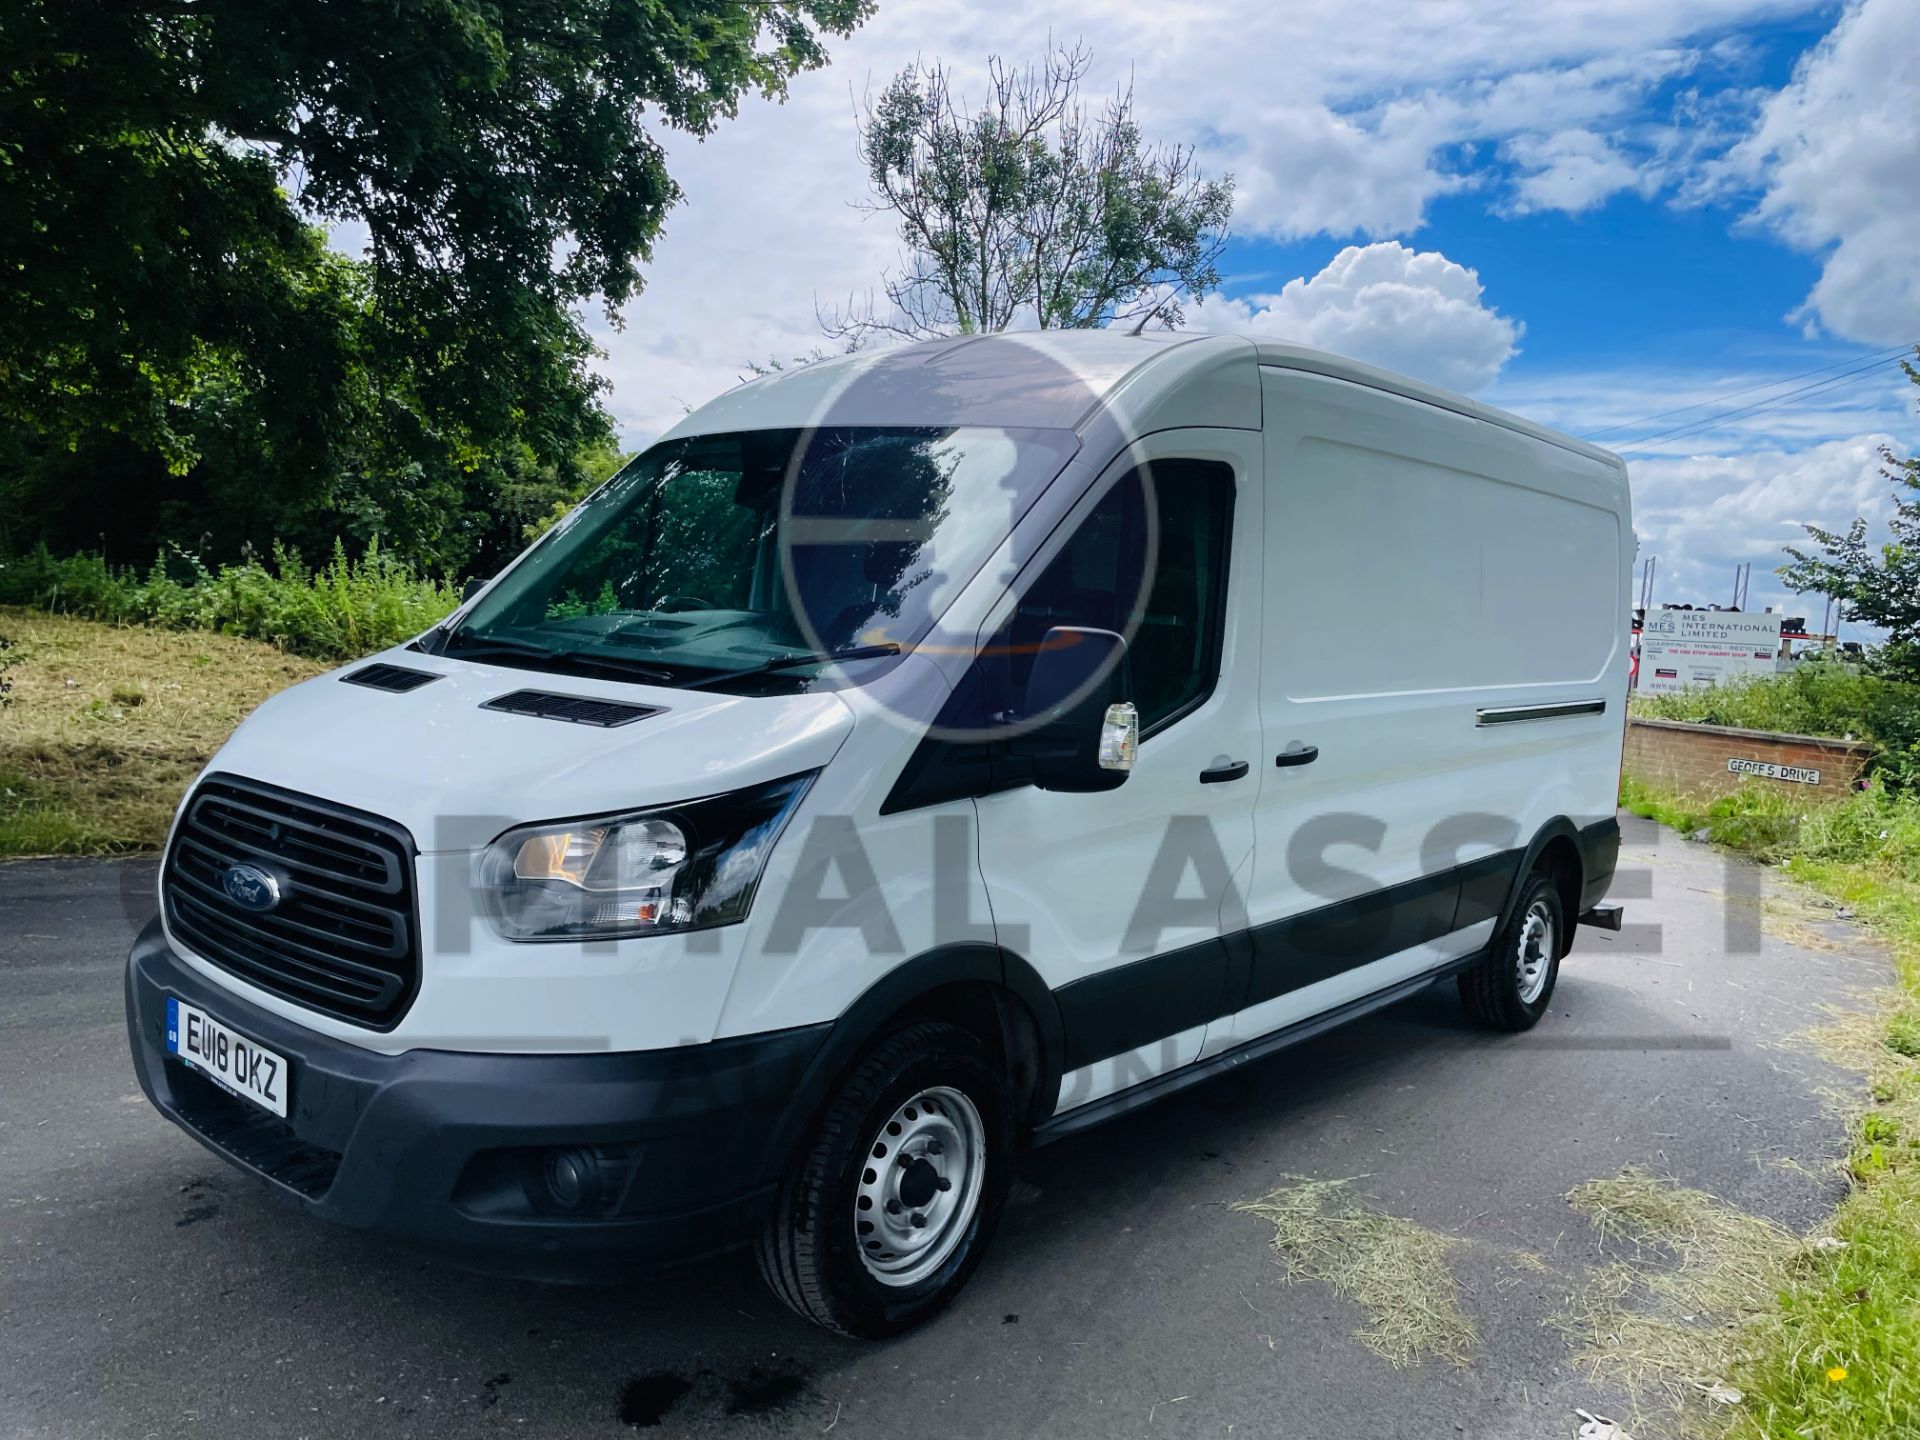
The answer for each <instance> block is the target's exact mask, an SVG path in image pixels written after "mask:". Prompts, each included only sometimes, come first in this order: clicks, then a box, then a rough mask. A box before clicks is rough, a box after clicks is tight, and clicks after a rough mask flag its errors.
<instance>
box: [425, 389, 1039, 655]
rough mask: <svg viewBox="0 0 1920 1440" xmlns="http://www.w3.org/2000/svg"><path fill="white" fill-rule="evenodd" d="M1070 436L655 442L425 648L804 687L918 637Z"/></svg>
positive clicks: (950, 433) (735, 437) (998, 432)
mask: <svg viewBox="0 0 1920 1440" xmlns="http://www.w3.org/2000/svg"><path fill="white" fill-rule="evenodd" d="M1076 448H1077V441H1076V440H1075V439H1074V437H1073V436H1072V435H1071V434H1070V433H1068V432H1065V431H1057V430H1030V429H1029V430H1013V429H996V428H989V427H977V426H966V427H951V426H948V427H931V428H929V427H920V428H879V427H858V428H841V429H815V430H752V431H742V432H738V433H732V434H722V435H703V436H696V437H690V438H687V439H682V440H671V441H666V442H663V443H661V444H659V445H656V446H654V447H653V448H652V449H650V450H648V451H647V452H646V453H645V454H643V455H641V456H640V457H638V458H637V459H636V460H634V461H633V463H632V464H630V465H628V466H627V467H626V468H625V469H624V470H622V471H621V472H620V473H619V474H618V475H616V476H615V477H614V478H613V479H612V480H611V481H609V482H608V483H607V484H606V485H605V486H603V487H602V488H601V489H600V490H599V491H597V492H596V493H595V494H594V495H593V496H592V497H590V498H589V499H588V500H587V501H586V502H585V503H584V504H583V505H581V506H580V508H579V509H577V510H576V511H574V512H573V513H572V514H571V515H569V516H568V517H567V518H566V519H565V520H563V521H562V522H561V523H560V524H559V525H557V526H556V527H555V528H554V529H553V530H552V531H551V532H549V533H548V534H547V535H546V536H545V537H543V538H542V539H541V541H540V542H539V543H538V544H537V545H536V547H535V548H534V549H533V550H532V552H531V553H529V554H528V555H527V556H526V557H525V559H524V560H523V561H522V562H521V563H520V564H519V565H517V566H516V567H515V568H514V569H513V570H512V571H511V572H510V573H509V574H508V575H507V576H505V577H504V578H503V579H502V580H501V582H500V583H499V584H498V585H497V586H495V587H494V589H493V590H492V591H491V592H489V593H488V594H487V595H486V596H484V597H483V598H482V599H481V600H480V601H479V602H478V603H477V604H476V605H475V606H474V608H473V610H472V611H471V612H470V613H469V614H468V615H467V616H466V617H465V619H464V620H463V621H462V622H461V623H460V624H459V625H457V626H456V627H455V628H454V629H453V630H451V631H450V632H448V633H447V634H446V635H445V636H444V637H442V639H441V640H440V642H439V648H441V649H443V650H444V651H445V653H447V654H450V655H466V656H468V657H469V658H473V659H480V660H490V659H491V660H501V661H504V662H505V663H510V664H521V665H526V666H531V667H533V668H553V669H582V668H597V669H604V670H609V671H616V670H617V671H624V672H626V673H629V674H631V675H632V676H633V678H636V679H639V680H643V681H647V682H650V683H659V684H695V683H698V684H706V685H717V686H720V687H722V688H726V687H729V686H732V685H733V684H734V683H735V682H736V680H737V681H738V682H739V683H741V684H743V685H746V686H748V687H749V688H785V689H791V688H794V687H796V686H804V685H806V684H808V683H810V682H811V681H813V680H816V679H821V678H825V677H827V675H828V672H829V671H831V672H832V675H833V676H834V677H836V683H837V678H838V677H841V676H842V675H844V674H853V675H856V676H861V675H863V674H864V673H865V672H862V671H860V670H858V669H853V670H843V667H841V666H837V665H833V664H832V663H831V662H833V661H835V660H839V659H846V660H849V661H854V660H858V661H863V662H880V661H883V660H884V659H885V658H887V657H889V656H892V655H896V654H899V653H903V652H904V651H905V650H907V649H910V648H911V647H912V646H913V645H914V644H915V643H917V642H919V641H920V640H922V639H923V638H924V637H925V636H926V635H927V633H928V632H929V630H930V629H931V628H932V627H933V625H934V624H935V622H936V621H937V620H938V619H939V617H940V616H941V614H942V613H943V612H944V611H945V609H946V607H947V606H948V604H950V603H951V601H952V600H953V598H954V597H955V596H956V595H957V594H958V593H959V592H960V590H961V589H962V588H963V587H964V586H965V585H966V584H967V583H968V582H969V581H970V580H972V578H973V577H974V575H975V574H976V573H977V572H978V571H979V569H980V567H981V565H982V564H983V563H984V562H985V561H986V559H987V557H988V556H989V555H990V554H991V553H992V552H993V550H994V549H995V547H997V546H998V545H999V544H1000V542H1001V541H1002V540H1004V539H1005V538H1006V536H1007V534H1008V533H1009V531H1010V530H1011V529H1012V527H1013V526H1014V525H1015V524H1016V523H1017V522H1018V521H1019V519H1020V517H1021V516H1022V515H1024V514H1025V513H1026V511H1027V509H1028V507H1029V506H1030V505H1031V504H1032V503H1033V501H1034V499H1035V498H1036V497H1037V496H1038V495H1039V493H1040V491H1041V490H1042V489H1043V488H1045V486H1046V484H1047V482H1048V481H1050V480H1051V479H1052V478H1053V477H1054V475H1056V474H1057V473H1058V472H1059V471H1060V469H1061V468H1062V467H1063V466H1064V465H1065V464H1066V462H1067V460H1068V459H1070V458H1071V457H1072V455H1073V453H1074V450H1075V449H1076Z"/></svg>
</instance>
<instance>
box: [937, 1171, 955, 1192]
mask: <svg viewBox="0 0 1920 1440" xmlns="http://www.w3.org/2000/svg"><path fill="white" fill-rule="evenodd" d="M936 1183H938V1185H939V1186H940V1193H941V1194H942V1195H944V1194H946V1193H947V1191H949V1190H951V1189H953V1181H951V1180H949V1179H947V1177H946V1176H944V1175H942V1176H941V1177H940V1179H939V1180H938V1182H936Z"/></svg>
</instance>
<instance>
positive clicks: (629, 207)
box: [0, 0, 871, 546]
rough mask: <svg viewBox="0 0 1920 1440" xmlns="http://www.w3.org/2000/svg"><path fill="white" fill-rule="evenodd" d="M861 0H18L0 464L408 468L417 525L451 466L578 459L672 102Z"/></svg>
mask: <svg viewBox="0 0 1920 1440" xmlns="http://www.w3.org/2000/svg"><path fill="white" fill-rule="evenodd" d="M870 4H871V0H535V3H519V4H516V3H510V0H95V3H91V4H76V3H73V0H0V53H4V54H5V56H6V61H5V64H4V66H0V283H3V284H4V286H5V291H6V294H7V297H8V302H7V304H6V305H5V306H0V426H6V427H8V429H9V432H10V433H9V435H8V437H7V439H6V440H5V442H4V443H3V446H0V448H4V451H5V454H4V455H0V463H10V464H11V465H12V467H13V473H12V474H11V475H10V476H9V477H6V478H0V486H11V487H15V488H17V487H19V486H22V485H27V486H29V488H33V484H34V483H37V482H33V481H32V477H31V476H27V475H25V473H24V472H25V471H26V470H29V469H31V470H34V471H36V473H38V474H39V476H40V480H41V481H44V480H45V479H46V476H47V474H48V473H49V472H50V471H58V470H59V469H61V467H62V463H63V462H62V461H61V459H60V457H61V456H62V455H63V454H64V455H67V456H70V457H76V458H75V459H74V461H73V467H79V468H89V469H91V470H92V471H93V472H94V473H95V475H96V476H98V475H99V474H100V473H101V467H102V466H105V468H106V470H107V471H109V472H111V474H112V475H115V476H118V477H121V483H118V484H117V485H115V486H113V487H112V488H113V498H114V500H115V502H116V505H115V506H114V507H113V508H114V509H115V510H117V509H119V508H121V507H123V506H124V507H131V508H132V509H135V510H141V509H153V508H156V507H157V506H165V505H167V504H170V503H174V502H178V503H179V504H182V505H185V506H187V507H190V508H194V507H197V506H198V505H199V504H200V503H202V502H203V501H204V499H205V498H206V494H205V491H206V488H207V487H206V486H200V487H196V486H194V485H192V484H179V483H174V482H176V481H178V480H179V479H180V477H183V476H186V475H188V473H189V472H191V471H195V470H196V469H200V468H205V467H207V466H211V467H212V468H213V469H215V470H222V471H224V472H225V473H227V474H228V475H229V477H230V479H231V480H232V481H233V483H236V484H244V483H245V481H244V478H243V477H246V476H247V475H249V473H250V475H251V480H252V488H253V489H254V490H256V491H260V490H265V491H267V492H275V491H276V490H279V491H286V490H299V489H302V488H306V489H309V490H319V491H325V490H326V489H327V487H328V485H330V484H331V483H332V482H333V481H335V480H338V481H339V482H340V483H341V485H342V486H343V487H344V488H343V490H342V492H341V494H340V495H339V496H338V497H337V499H338V501H339V503H340V504H341V505H342V506H343V507H344V509H345V510H346V511H347V512H348V514H349V515H352V514H354V513H358V511H357V508H356V507H362V506H364V505H365V504H368V503H372V504H375V505H377V506H382V507H384V506H386V505H387V504H388V502H389V500H390V499H391V498H392V497H391V496H389V495H388V494H387V487H389V486H392V485H402V486H405V485H407V484H409V483H411V482H413V481H418V482H419V485H420V487H421V488H419V489H418V490H417V491H415V492H413V493H411V494H410V495H409V496H408V497H407V498H406V500H405V502H404V504H403V507H402V508H406V507H411V509H412V511H413V512H414V520H413V522H412V523H413V524H414V525H415V528H416V529H418V530H419V532H420V535H421V537H422V544H425V545H428V546H431V545H432V544H434V543H437V541H436V540H435V537H434V535H433V533H432V532H433V530H434V524H433V523H432V514H433V513H434V512H436V511H437V509H438V507H439V506H441V505H442V504H443V503H445V502H446V501H448V500H450V499H453V498H456V496H457V494H458V493H459V492H463V491H471V490H472V489H473V485H472V484H471V483H470V481H469V479H467V478H463V477H470V476H472V475H474V474H478V473H482V472H485V471H487V469H488V468H489V467H493V468H495V469H503V470H504V471H505V472H511V475H512V476H520V475H521V474H522V472H524V471H526V470H527V469H528V467H531V470H532V471H533V472H538V471H541V470H543V469H548V468H553V467H559V468H560V469H562V470H567V471H569V472H571V471H572V468H573V463H574V462H573V457H574V455H575V454H576V452H578V451H579V450H580V449H581V448H582V447H583V446H587V445H592V444H595V443H598V442H601V441H603V440H604V438H605V437H606V434H607V422H606V418H605V415H604V413H603V412H602V411H601V409H600V406H599V404H598V401H597V399H596V393H597V389H598V385H597V382H596V381H595V380H594V379H593V378H592V376H591V375H590V372H589V370H588V367H587V361H588V359H589V358H590V356H591V353H592V347H591V344H590V342H589V340H588V338H587V336H586V333H585V331H584V330H583V328H582V325H581V322H580V320H579V319H578V317H577V316H576V315H575V313H574V307H575V306H577V305H579V304H582V303H584V302H586V301H587V300H589V299H592V298H596V297H597V298H598V299H599V300H600V301H601V302H602V303H604V304H605V305H606V306H607V308H608V310H609V313H610V315H611V314H612V313H613V312H614V311H616V310H617V308H618V307H619V306H620V305H621V304H623V303H624V302H625V301H627V300H628V299H630V298H631V297H632V296H633V295H634V294H635V293H636V292H637V291H638V289H639V288H640V285H641V267H642V265H643V264H644V262H645V261H646V259H647V258H648V254H649V250H650V246H651V244H652V242H653V239H654V237H655V236H656V235H657V233H658V232H659V229H660V226H661V223H662V220H663V218H664V216H665V215H666V213H667V211H668V210H669V208H670V207H671V206H672V205H673V204H674V203H675V201H676V200H677V199H678V196H679V191H678V189H677V188H676V186H675V185H674V182H673V180H672V178H671V176H670V175H669V174H668V171H667V166H666V157H665V154H664V151H663V150H662V148H661V144H660V141H659V139H658V138H657V136H658V133H659V130H660V129H661V128H662V127H673V128H677V129H679V130H681V131H684V132H687V133H690V134H693V135H704V134H707V133H708V132H709V131H711V130H712V129H713V127H714V126H715V125H716V124H717V123H719V122H720V121H721V120H722V119H723V118H725V117H727V116H729V115H731V114H732V113H734V111H735V108H736V107H737V105H738V102H739V98H740V96H741V95H742V94H743V93H744V92H746V91H749V90H754V91H759V92H761V93H765V94H769V95H778V94H780V93H782V91H783V89H784V87H785V85H786V83H787V81H788V79H789V78H790V77H791V76H792V75H793V74H794V73H796V72H797V71H800V70H803V69H807V68H810V67H813V66H817V65H819V64H821V63H823V61H824V60H825V52H824V50H823V48H822V36H823V35H824V34H827V33H836V34H845V33H847V32H848V31H850V30H851V29H852V27H853V26H854V25H856V24H857V23H859V21H860V20H861V19H862V18H864V16H865V15H866V14H867V13H868V10H869V8H870ZM313 222H325V223H328V224H333V225H345V226H348V227H350V228H351V229H352V231H353V232H354V233H357V234H360V235H363V236H364V237H365V241H366V259H365V262H364V263H357V262H353V261H349V260H346V259H344V258H342V257H340V256H337V255H334V254H332V253H331V252H329V251H328V250H327V248H326V244H325V236H324V232H323V231H321V230H319V229H317V228H316V227H315V224H314V223H313ZM82 452H87V457H88V458H85V459H83V458H80V457H82ZM106 452H112V453H111V454H110V455H109V454H107V453H106ZM242 457H244V461H243V458H242ZM262 462H264V466H263V468H262ZM73 467H69V468H73ZM576 478H577V477H576V476H575V475H573V474H572V473H569V474H568V475H566V476H565V477H564V481H563V483H562V485H561V488H562V489H563V490H564V489H566V488H568V487H569V486H570V485H571V484H572V483H573V482H574V480H575V479H576ZM102 483H104V481H103V482H102ZM500 483H501V484H507V483H510V479H501V481H500ZM512 483H517V481H513V482H512ZM147 486H157V488H158V489H159V490H160V491H161V492H162V493H161V495H160V497H159V498H158V499H155V498H153V497H149V496H146V495H143V494H139V493H136V492H138V491H139V490H140V489H142V488H143V487H147ZM42 488H43V487H42ZM483 488H484V487H483ZM282 498H284V495H276V494H274V493H269V494H267V495H266V496H264V497H261V498H260V501H259V503H260V505H261V506H262V507H264V508H267V509H272V508H274V507H275V506H276V505H277V504H278V503H279V501H280V499H282ZM332 498H334V497H329V503H331V499H332ZM542 508H544V507H542ZM460 523H461V524H463V525H466V524H476V523H477V524H483V523H484V517H482V519H481V520H479V521H476V520H474V519H473V517H472V516H470V515H469V516H467V517H464V518H463V519H462V521H461V522H460ZM455 528H456V529H458V528H459V526H456V527H455Z"/></svg>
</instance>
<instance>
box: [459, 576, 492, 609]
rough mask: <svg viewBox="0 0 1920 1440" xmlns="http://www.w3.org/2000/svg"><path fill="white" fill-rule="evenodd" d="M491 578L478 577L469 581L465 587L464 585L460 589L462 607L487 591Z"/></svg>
mask: <svg viewBox="0 0 1920 1440" xmlns="http://www.w3.org/2000/svg"><path fill="white" fill-rule="evenodd" d="M490 578H491V577H489V576H486V575H476V576H475V577H474V578H473V579H471V580H469V581H467V583H466V584H465V585H462V586H461V587H460V603H461V604H462V605H464V604H466V603H467V601H469V600H471V599H472V598H473V597H474V596H476V595H478V594H479V593H480V592H481V591H482V590H484V589H486V588H487V584H488V581H489V580H490Z"/></svg>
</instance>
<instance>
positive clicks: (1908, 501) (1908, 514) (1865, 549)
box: [1780, 350, 1920, 680]
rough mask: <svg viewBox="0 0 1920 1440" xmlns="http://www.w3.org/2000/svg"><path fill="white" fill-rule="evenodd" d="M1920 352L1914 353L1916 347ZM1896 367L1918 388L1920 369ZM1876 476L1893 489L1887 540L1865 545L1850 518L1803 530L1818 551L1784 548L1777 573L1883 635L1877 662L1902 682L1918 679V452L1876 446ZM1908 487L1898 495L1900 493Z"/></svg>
mask: <svg viewBox="0 0 1920 1440" xmlns="http://www.w3.org/2000/svg"><path fill="white" fill-rule="evenodd" d="M1915 353H1916V355H1920V350H1916V352H1915ZM1901 368H1902V369H1903V370H1905V371H1906V372H1907V378H1908V379H1909V380H1911V381H1912V382H1913V383H1914V384H1916V385H1920V369H1916V368H1915V367H1914V366H1913V365H1912V364H1911V363H1909V362H1902V364H1901ZM1881 455H1882V457H1883V458H1884V460H1885V461H1886V468H1885V469H1884V470H1883V471H1882V473H1883V474H1884V475H1885V476H1886V477H1887V479H1888V480H1889V481H1891V482H1892V483H1893V485H1894V487H1895V489H1894V496H1893V517H1892V519H1891V520H1890V521H1889V522H1888V528H1889V529H1890V530H1891V531H1892V539H1891V540H1890V541H1889V542H1888V543H1887V544H1885V545H1880V546H1871V545H1869V544H1867V522H1866V521H1865V520H1864V519H1856V520H1855V521H1854V522H1853V524H1851V525H1849V526H1848V527H1847V529H1846V531H1845V532H1844V533H1840V532H1836V531H1832V530H1823V529H1821V528H1820V527H1819V526H1818V525H1809V526H1807V527H1806V530H1807V535H1808V537H1809V538H1810V539H1811V540H1812V541H1813V543H1814V545H1815V546H1816V547H1818V549H1817V553H1811V552H1809V551H1807V550H1802V549H1800V548H1799V547H1797V546H1793V545H1789V546H1788V547H1787V554H1789V555H1791V556H1792V557H1793V563H1792V564H1790V565H1786V566H1783V567H1782V568H1781V570H1780V578H1781V579H1782V580H1783V581H1784V582H1785V583H1786V586H1787V588H1788V589H1789V590H1792V591H1793V592H1794V593H1795V594H1806V593H1808V592H1813V593H1815V594H1820V595H1831V596H1833V597H1834V599H1836V600H1837V601H1839V602H1840V615H1841V618H1842V619H1845V620H1858V621H1860V622H1862V623H1864V624H1867V625H1875V626H1878V627H1880V628H1881V629H1883V630H1885V631H1886V632H1887V643H1886V645H1885V646H1884V647H1883V648H1882V650H1881V651H1880V655H1879V660H1880V663H1881V665H1882V666H1883V667H1884V668H1885V669H1886V670H1887V671H1888V672H1889V673H1893V674H1896V675H1898V676H1899V677H1900V678H1903V679H1908V680H1920V456H1913V457H1910V458H1908V459H1901V458H1900V457H1898V456H1896V455H1895V454H1894V453H1893V451H1891V450H1882V451H1881ZM1902 490H1904V491H1906V492H1907V493H1906V495H1905V496H1904V498H1903V497H1902V495H1901V494H1900V492H1901V491H1902Z"/></svg>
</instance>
